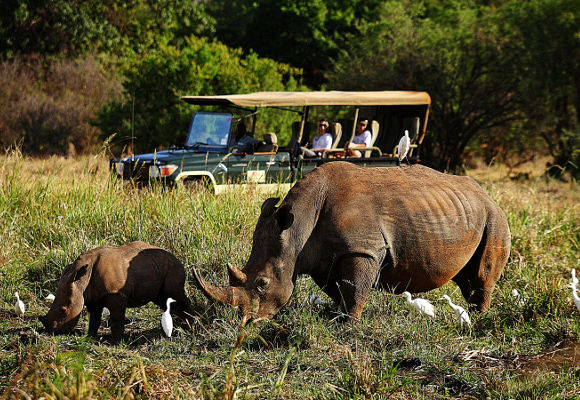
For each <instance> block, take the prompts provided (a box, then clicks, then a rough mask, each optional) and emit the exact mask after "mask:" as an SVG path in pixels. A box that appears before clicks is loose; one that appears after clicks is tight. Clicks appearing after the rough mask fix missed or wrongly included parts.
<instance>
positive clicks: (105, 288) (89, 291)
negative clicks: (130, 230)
mask: <svg viewBox="0 0 580 400" xmlns="http://www.w3.org/2000/svg"><path fill="white" fill-rule="evenodd" d="M184 285H185V269H184V267H183V264H182V263H181V262H179V260H177V258H175V256H174V255H173V254H171V253H169V252H168V251H165V250H163V249H160V248H158V247H155V246H151V245H150V244H147V243H143V242H133V243H129V244H127V245H124V246H119V247H99V248H96V249H93V250H90V251H88V252H86V253H84V254H82V255H80V256H79V257H78V258H77V259H76V260H75V261H74V262H73V263H72V264H70V265H68V266H67V267H66V268H65V269H64V271H63V273H62V276H61V278H60V281H59V282H58V289H57V291H56V298H55V299H54V301H53V303H52V305H51V307H50V310H49V311H48V313H47V314H46V315H45V316H41V317H39V319H40V321H41V322H42V323H43V325H44V326H45V328H46V329H47V330H48V331H50V332H57V333H66V332H70V331H71V330H73V329H74V327H75V326H76V324H77V322H78V320H79V317H80V314H81V311H82V309H83V306H86V307H87V311H88V312H89V314H90V319H89V334H90V335H92V336H96V334H97V331H98V329H99V326H100V325H101V314H102V312H103V307H107V308H108V309H109V311H110V312H111V316H110V326H111V333H112V339H113V341H119V340H120V339H121V338H122V336H123V331H124V324H125V311H126V309H127V307H139V306H142V305H144V304H147V303H149V302H150V301H152V302H154V303H155V304H157V305H158V306H159V307H160V308H161V309H163V310H165V308H166V300H167V298H168V297H172V298H173V299H175V300H176V303H175V304H174V305H172V306H171V312H172V313H173V312H175V313H176V314H177V315H179V316H181V317H185V313H184V312H186V311H189V310H190V302H189V299H188V298H187V296H186V295H185V291H184Z"/></svg>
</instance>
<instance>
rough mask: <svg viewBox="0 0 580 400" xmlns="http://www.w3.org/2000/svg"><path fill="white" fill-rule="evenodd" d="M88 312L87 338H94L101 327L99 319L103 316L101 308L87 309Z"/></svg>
mask: <svg viewBox="0 0 580 400" xmlns="http://www.w3.org/2000/svg"><path fill="white" fill-rule="evenodd" d="M87 311H88V312H89V336H93V337H96V336H97V332H98V331H99V327H100V326H101V317H102V315H103V308H102V307H98V306H97V307H91V308H89V307H87Z"/></svg>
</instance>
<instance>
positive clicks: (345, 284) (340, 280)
mask: <svg viewBox="0 0 580 400" xmlns="http://www.w3.org/2000/svg"><path fill="white" fill-rule="evenodd" d="M375 264H376V262H374V260H373V259H371V258H370V257H367V256H364V255H360V254H347V255H345V256H343V257H342V258H341V259H339V260H337V261H336V262H335V263H334V265H333V266H332V269H331V271H330V272H329V274H328V276H327V277H325V279H322V281H320V279H315V281H316V283H317V284H318V285H319V286H320V287H321V288H322V290H323V291H324V292H325V293H326V294H327V295H328V296H329V297H330V298H331V299H332V300H333V301H334V302H335V303H336V304H338V305H339V306H340V308H341V310H342V311H343V312H344V313H346V314H347V315H348V316H349V317H350V318H354V319H359V318H360V316H361V314H362V310H363V307H364V305H365V303H366V300H367V297H368V294H369V292H370V291H371V288H372V286H373V283H374V280H375V277H376V274H377V271H378V267H377V266H376V265H375Z"/></svg>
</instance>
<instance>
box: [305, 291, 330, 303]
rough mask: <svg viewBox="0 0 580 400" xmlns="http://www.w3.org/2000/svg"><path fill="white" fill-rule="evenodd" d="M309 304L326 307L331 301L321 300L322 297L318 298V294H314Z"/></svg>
mask: <svg viewBox="0 0 580 400" xmlns="http://www.w3.org/2000/svg"><path fill="white" fill-rule="evenodd" d="M308 304H310V305H311V306H312V305H314V306H325V305H328V304H330V302H329V301H324V300H322V299H321V298H320V296H318V295H317V294H313V295H312V296H310V300H308Z"/></svg>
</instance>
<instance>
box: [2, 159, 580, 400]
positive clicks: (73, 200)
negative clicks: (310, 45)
mask: <svg viewBox="0 0 580 400" xmlns="http://www.w3.org/2000/svg"><path fill="white" fill-rule="evenodd" d="M493 173H495V170H493V169H492V170H484V171H482V172H481V173H480V174H479V175H478V178H479V179H480V180H482V181H486V182H487V183H486V184H485V185H484V188H485V190H486V191H487V192H488V193H489V194H490V196H491V197H492V198H493V199H494V200H496V201H497V202H498V204H499V205H500V206H501V207H502V209H503V210H504V211H505V212H506V215H507V217H508V221H509V224H510V228H511V232H512V251H511V256H510V259H509V261H508V265H507V267H506V269H505V274H504V276H503V278H502V279H501V280H500V281H499V282H498V284H497V286H496V288H495V290H494V293H493V300H492V305H491V308H490V310H489V311H488V312H487V313H485V314H472V315H471V319H472V321H473V324H474V326H473V328H472V330H471V331H460V330H459V327H458V325H457V321H456V319H455V315H454V313H453V312H452V311H451V309H450V308H449V307H448V306H447V305H446V304H445V303H443V302H439V301H438V299H439V298H440V297H441V295H442V294H449V295H450V296H451V298H452V299H453V301H454V302H456V303H459V304H460V305H462V306H464V307H466V304H465V301H464V300H463V298H462V297H461V294H460V293H459V289H458V288H457V286H456V285H455V284H454V283H453V282H449V283H447V284H445V285H444V286H443V287H441V288H440V289H437V290H434V291H430V292H428V293H424V294H421V297H424V298H428V299H430V300H431V301H432V302H433V303H435V305H436V307H437V318H436V319H435V320H432V321H431V320H429V321H427V320H425V319H422V318H420V317H419V316H418V315H417V313H412V312H410V311H411V310H409V308H408V306H407V304H406V303H405V301H404V300H403V299H401V298H399V297H396V296H394V295H392V294H391V293H389V292H388V291H375V290H373V291H372V292H371V294H370V297H369V300H368V302H367V304H366V305H365V308H364V310H363V316H362V318H361V320H360V321H358V322H356V323H349V324H345V323H339V322H337V321H336V320H334V317H336V316H337V314H335V310H336V309H335V308H334V307H333V306H330V307H314V306H310V305H309V304H308V299H309V298H310V296H311V295H312V294H314V293H315V294H318V295H321V296H324V297H325V295H324V294H323V293H321V291H320V289H319V288H318V287H317V286H316V285H315V284H314V283H313V282H312V279H310V278H308V277H298V279H297V281H296V287H295V290H294V293H293V295H292V298H291V300H290V302H289V303H288V305H287V306H286V307H285V308H284V310H283V311H282V312H281V313H280V314H279V315H278V316H276V318H275V319H274V320H272V321H268V322H262V323H258V324H252V325H250V326H249V327H248V329H247V330H245V331H242V330H239V329H238V328H237V325H238V324H239V321H240V320H239V315H238V312H237V311H236V310H235V309H234V308H233V307H226V306H220V305H217V304H214V303H212V302H209V301H207V300H206V299H205V297H204V296H203V295H202V294H201V293H200V292H199V290H197V289H196V286H195V284H194V281H193V276H192V274H191V266H195V267H196V268H198V270H200V271H201V273H202V274H203V275H204V276H205V277H206V279H208V280H210V281H212V282H215V283H223V282H226V281H227V279H228V278H227V273H226V268H225V264H226V262H232V263H233V264H234V265H238V266H242V265H243V263H244V262H246V260H247V259H248V257H249V254H250V249H251V243H252V231H253V227H254V225H255V223H256V220H257V218H258V216H259V214H260V204H261V203H262V201H263V200H264V199H265V198H267V197H269V196H271V194H268V193H258V192H257V191H247V192H238V191H233V192H229V193H226V194H224V195H220V196H214V195H212V194H211V193H208V192H191V191H187V190H184V188H181V187H178V188H175V189H174V190H164V189H163V188H162V187H151V188H142V189H137V188H136V187H133V186H132V185H130V184H128V185H127V184H123V183H122V182H120V181H117V180H114V179H111V177H110V176H109V175H108V171H107V160H106V159H103V158H101V157H99V156H97V157H92V156H91V157H87V156H83V157H77V158H74V159H64V158H62V157H50V158H47V159H44V160H37V159H36V160H35V159H31V158H24V157H22V156H21V155H19V154H18V153H9V154H7V155H5V156H2V157H0V240H1V241H2V243H3V246H2V247H1V248H0V260H2V263H3V265H2V268H1V269H0V315H1V318H0V343H1V344H2V351H0V396H2V397H7V398H12V397H21V396H22V397H26V396H24V395H23V392H24V393H26V394H28V395H29V396H30V398H47V399H48V398H65V396H66V397H69V398H83V396H84V397H91V398H148V399H168V398H199V397H202V396H204V397H206V398H212V396H213V398H223V397H222V395H224V394H229V395H236V397H237V398H248V399H253V398H256V399H258V398H262V399H263V398H279V399H296V398H306V399H309V398H316V399H336V398H345V399H346V398H387V397H388V396H391V398H403V399H405V398H413V399H433V398H437V399H452V398H487V397H489V398H491V399H506V398H531V397H534V393H535V394H541V396H543V397H545V398H553V399H570V398H576V397H577V393H578V392H579V391H580V380H579V379H578V377H579V376H580V368H579V367H578V363H577V360H578V358H577V357H578V356H577V351H578V349H579V348H578V341H579V339H580V324H579V323H578V321H579V318H580V314H579V313H578V310H576V308H575V306H574V304H573V302H572V299H571V296H570V290H569V289H568V288H567V287H566V285H567V283H568V282H569V279H570V270H571V268H575V267H576V268H577V260H578V258H579V257H580V236H579V235H580V229H579V226H578V223H579V220H580V206H579V205H580V192H579V189H578V186H577V185H572V184H569V183H564V182H560V181H553V180H547V179H538V180H537V179H533V180H530V181H526V182H513V181H509V180H508V181H499V182H497V181H493V180H488V179H489V178H488V175H489V176H492V174H493ZM283 194H284V193H282V195H283ZM137 239H141V240H144V241H147V242H150V243H153V244H156V245H159V246H161V247H163V248H166V249H168V250H169V251H171V252H173V253H174V254H175V255H176V256H177V257H178V258H179V259H180V260H182V261H183V263H184V264H185V266H186V271H187V278H188V280H187V284H186V292H187V293H188V294H189V295H190V296H191V299H192V303H193V304H194V311H195V312H194V315H195V318H194V320H193V321H192V322H191V323H190V325H189V326H188V325H184V324H181V323H179V322H178V321H177V320H176V321H175V330H174V335H173V336H172V338H171V339H167V338H165V337H164V335H163V332H162V329H161V326H160V322H159V320H160V317H161V313H162V310H160V309H158V308H157V307H156V306H154V305H152V304H149V305H147V306H143V307H139V308H137V309H130V310H129V311H128V313H127V317H128V319H129V320H130V321H131V324H129V325H127V326H126V328H125V329H126V333H127V336H126V341H125V342H124V343H123V344H121V345H119V346H109V345H107V344H106V343H103V342H102V341H101V340H94V339H91V338H88V337H86V336H85V335H84V332H85V331H86V325H87V317H86V315H83V316H82V317H81V321H80V332H77V334H75V335H55V336H53V335H48V334H46V333H45V332H44V331H43V329H42V328H41V325H40V323H39V321H38V320H37V318H36V317H37V316H38V315H41V314H44V313H45V312H46V311H47V309H48V304H47V303H46V302H45V300H44V298H45V296H46V295H47V294H48V293H55V289H56V287H57V282H58V278H59V276H60V273H61V271H62V269H63V268H64V266H66V265H67V264H68V263H70V262H72V261H73V260H74V259H75V258H76V257H77V256H78V255H79V254H81V253H82V252H84V251H86V250H88V249H91V248H94V247H97V246H102V245H120V244H124V243H127V242H129V241H132V240H137ZM513 288H517V289H518V291H519V292H520V293H521V295H522V297H523V298H524V305H523V306H520V305H519V304H518V303H517V302H515V301H514V299H513V297H512V295H511V291H512V289H513ZM16 290H18V291H19V293H20V295H21V297H22V299H23V301H24V302H25V303H26V306H27V310H28V311H27V313H26V315H25V316H24V318H17V317H16V316H15V315H14V314H13V313H12V309H13V304H14V295H13V293H14V291H16ZM325 300H327V299H326V298H325ZM100 333H101V334H102V335H103V337H104V338H106V337H107V335H108V334H109V332H108V330H107V329H106V328H104V327H103V328H102V329H101V331H100ZM241 334H244V335H245V339H244V338H241V339H240V337H241ZM238 340H239V343H238ZM49 382H50V383H49ZM18 390H20V392H19V391H18ZM536 398H538V396H536Z"/></svg>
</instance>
